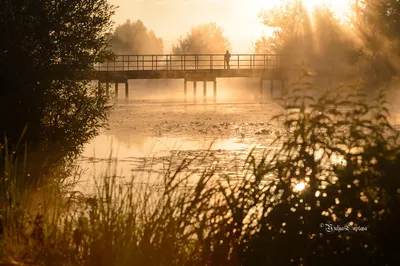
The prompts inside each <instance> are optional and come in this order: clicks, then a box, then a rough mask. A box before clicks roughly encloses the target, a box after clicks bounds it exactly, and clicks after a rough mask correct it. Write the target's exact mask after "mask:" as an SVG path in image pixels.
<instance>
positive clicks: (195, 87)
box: [193, 81, 197, 100]
mask: <svg viewBox="0 0 400 266" xmlns="http://www.w3.org/2000/svg"><path fill="white" fill-rule="evenodd" d="M196 94H197V81H193V98H194V99H195V100H196Z"/></svg>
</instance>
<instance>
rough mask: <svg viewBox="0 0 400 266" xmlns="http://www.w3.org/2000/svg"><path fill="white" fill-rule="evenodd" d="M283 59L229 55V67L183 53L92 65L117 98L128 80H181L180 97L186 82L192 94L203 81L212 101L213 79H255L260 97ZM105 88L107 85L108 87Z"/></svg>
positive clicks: (219, 57)
mask: <svg viewBox="0 0 400 266" xmlns="http://www.w3.org/2000/svg"><path fill="white" fill-rule="evenodd" d="M284 66H285V63H284V57H283V56H281V55H274V54H232V55H231V58H230V60H229V65H228V64H227V62H225V60H224V54H184V55H118V56H117V57H116V59H115V60H114V61H112V62H106V63H102V64H97V65H96V66H95V70H96V79H98V80H99V82H102V83H107V84H108V83H110V82H113V83H115V92H116V95H118V84H119V83H125V97H128V94H129V87H128V80H129V79H184V95H185V98H186V95H187V82H188V81H192V82H194V84H193V90H194V95H196V87H197V86H196V83H197V82H198V81H200V82H204V83H203V84H204V89H203V96H204V97H205V96H206V91H207V90H206V82H207V81H212V82H213V84H214V86H213V87H214V99H215V98H216V96H217V81H216V79H217V78H229V77H258V78H260V94H261V95H262V94H263V90H264V89H263V88H264V81H265V80H269V81H270V82H271V93H272V90H273V83H274V82H273V81H275V80H278V81H281V84H282V86H283V84H284V81H285V80H286V78H285V77H284V75H283V70H284V68H285V67H284ZM108 87H109V86H107V88H108Z"/></svg>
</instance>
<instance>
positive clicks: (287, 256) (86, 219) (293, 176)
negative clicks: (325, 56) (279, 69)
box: [0, 79, 400, 265]
mask: <svg viewBox="0 0 400 266" xmlns="http://www.w3.org/2000/svg"><path fill="white" fill-rule="evenodd" d="M315 95H319V96H318V97H316V96H315ZM283 103H284V106H285V107H286V109H285V112H284V113H283V114H282V115H281V116H279V117H276V118H274V119H278V120H280V121H281V122H282V124H283V126H284V127H285V133H284V134H282V135H281V136H280V137H279V138H278V139H277V140H276V141H277V142H278V143H279V145H280V147H281V148H280V149H279V150H277V151H271V152H270V153H266V154H264V155H263V156H261V158H255V157H254V156H252V154H250V155H249V156H248V158H247V160H246V163H245V164H244V165H243V166H241V167H238V169H237V173H238V174H237V176H236V177H234V178H233V177H232V176H230V177H228V176H224V175H217V174H216V173H215V172H216V170H217V169H218V164H212V165H209V166H208V167H207V168H206V169H205V170H204V171H203V172H201V173H194V172H190V169H191V166H192V165H193V163H194V161H193V160H194V159H189V158H179V159H180V160H181V164H180V165H179V166H178V167H174V166H173V164H172V161H171V164H170V167H169V168H168V169H167V170H166V171H165V174H164V175H163V176H160V178H159V180H158V181H156V183H154V182H153V183H145V184H143V183H142V182H136V181H135V178H132V181H131V182H129V184H124V185H121V184H120V182H119V181H118V179H117V178H116V176H115V175H112V174H111V175H110V174H105V175H103V176H101V182H100V183H99V184H98V190H97V192H96V193H95V195H91V196H90V197H86V198H80V200H78V199H79V198H78V197H76V196H74V195H72V194H69V195H68V196H67V195H64V197H63V198H61V197H60V198H55V197H54V196H53V197H52V198H48V197H47V198H46V197H45V195H49V193H48V192H47V190H48V189H51V188H46V187H44V188H42V190H43V194H44V196H43V198H44V199H45V201H44V202H45V204H43V205H42V208H41V209H38V210H33V209H32V208H29V207H30V206H29V204H28V203H29V202H31V200H32V199H31V198H29V195H28V194H29V190H28V189H25V190H21V189H18V188H20V185H21V183H20V181H19V180H20V179H19V177H20V175H23V174H26V173H23V172H22V171H20V170H21V169H23V167H22V166H21V165H19V164H18V165H17V164H16V162H21V160H14V159H10V158H11V157H12V156H14V155H13V153H12V152H11V151H7V152H6V154H7V156H6V157H5V158H1V159H2V160H1V162H2V163H5V165H4V169H5V171H4V173H1V174H0V186H1V189H2V194H1V201H0V204H1V205H0V211H1V217H2V218H1V219H2V220H1V224H0V225H1V226H0V229H1V230H0V250H1V251H2V254H1V255H2V258H3V261H11V260H14V261H18V262H22V261H23V262H25V263H28V262H30V263H34V264H37V265H291V264H295V265H338V264H345V265H399V263H400V257H399V255H398V250H399V248H400V243H399V241H398V240H399V237H400V229H399V228H398V227H397V226H396V225H397V222H398V218H400V216H399V214H400V210H399V208H398V207H397V206H399V205H398V204H399V203H400V202H399V199H400V198H399V192H400V191H399V190H400V182H399V180H400V179H399V174H398V173H399V172H400V149H399V148H400V142H399V133H398V132H397V131H396V130H395V129H393V128H392V127H391V125H390V124H389V123H388V120H387V119H388V115H389V114H388V111H387V109H386V103H385V97H384V95H383V93H380V94H379V95H378V96H377V99H376V100H375V101H370V100H369V99H367V97H366V96H365V95H364V94H363V92H362V90H361V89H359V86H346V87H345V86H342V87H339V88H335V89H333V90H328V91H319V90H317V89H315V88H314V87H313V86H312V84H310V83H308V82H307V80H306V79H302V80H300V81H299V82H298V83H297V84H294V86H293V87H292V88H291V89H290V91H287V92H286V95H285V97H284V99H283ZM5 147H6V146H5ZM16 154H18V153H16ZM206 156H207V154H205V155H204V158H205V157H206ZM197 159H199V158H196V160H197ZM200 159H201V158H200ZM195 175H196V176H197V178H193V176H195ZM303 188H304V189H303ZM19 191H25V192H26V193H23V194H21V193H19ZM39 194H42V193H39ZM327 224H331V225H334V226H345V225H348V226H349V227H348V228H350V229H353V230H350V231H341V232H339V231H332V232H330V231H329V230H328V229H329V228H328V227H329V226H328V225H327ZM337 228H338V227H336V230H338V229H337ZM357 228H358V230H359V231H357V232H356V231H355V230H354V229H357Z"/></svg>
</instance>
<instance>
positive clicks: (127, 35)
mask: <svg viewBox="0 0 400 266" xmlns="http://www.w3.org/2000/svg"><path fill="white" fill-rule="evenodd" d="M110 44H111V48H112V50H113V52H115V53H116V54H162V53H163V48H164V45H163V40H162V39H161V38H158V37H157V36H156V35H155V34H154V32H153V31H152V30H148V29H147V28H146V26H145V25H144V24H143V22H142V21H141V20H138V21H136V22H131V21H130V20H127V21H126V22H125V23H124V24H122V25H119V26H118V27H117V28H116V29H115V32H114V34H113V36H112V38H111V41H110Z"/></svg>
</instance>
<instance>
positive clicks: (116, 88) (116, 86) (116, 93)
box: [115, 82, 118, 98]
mask: <svg viewBox="0 0 400 266" xmlns="http://www.w3.org/2000/svg"><path fill="white" fill-rule="evenodd" d="M115 98H118V82H115Z"/></svg>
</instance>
